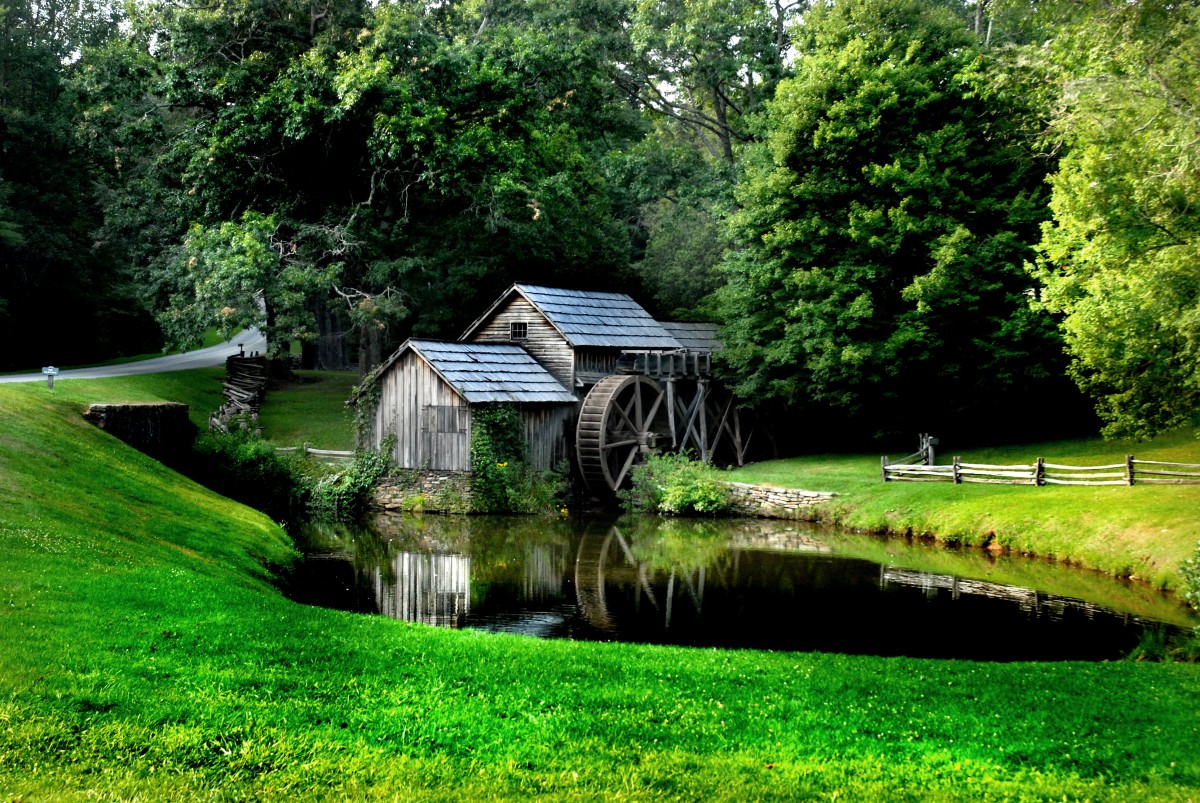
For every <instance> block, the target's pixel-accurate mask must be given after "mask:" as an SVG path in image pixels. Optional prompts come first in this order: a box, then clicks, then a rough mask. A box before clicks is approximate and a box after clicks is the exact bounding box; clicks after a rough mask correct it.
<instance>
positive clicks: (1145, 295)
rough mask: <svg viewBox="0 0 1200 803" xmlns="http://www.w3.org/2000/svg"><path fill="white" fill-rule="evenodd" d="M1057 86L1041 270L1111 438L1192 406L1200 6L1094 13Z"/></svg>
mask: <svg viewBox="0 0 1200 803" xmlns="http://www.w3.org/2000/svg"><path fill="white" fill-rule="evenodd" d="M1055 47H1056V49H1055V54H1056V56H1057V59H1056V61H1057V63H1058V64H1059V65H1061V68H1062V69H1063V73H1064V75H1063V86H1064V92H1063V95H1062V97H1061V104H1060V106H1059V108H1058V110H1057V113H1056V116H1055V120H1054V134H1055V135H1056V137H1057V139H1058V141H1059V142H1060V143H1061V145H1062V146H1064V147H1065V155H1064V156H1063V157H1062V159H1061V160H1060V162H1059V169H1058V172H1057V173H1055V174H1054V176H1053V179H1052V186H1053V197H1052V199H1051V202H1050V203H1051V208H1052V209H1053V213H1054V220H1053V221H1052V222H1049V223H1047V224H1045V226H1044V228H1043V240H1042V244H1041V259H1040V261H1039V263H1038V269H1037V271H1036V274H1037V276H1038V277H1039V278H1040V279H1041V280H1042V282H1044V283H1045V286H1046V289H1045V295H1044V301H1045V304H1046V306H1047V307H1048V308H1049V309H1051V310H1054V311H1056V312H1061V313H1063V314H1064V315H1065V317H1064V319H1063V331H1064V333H1065V335H1066V340H1067V345H1068V348H1069V350H1070V353H1071V357H1072V363H1071V374H1072V376H1073V377H1074V378H1075V379H1076V381H1077V382H1078V383H1079V385H1080V387H1081V388H1083V389H1084V390H1086V391H1087V392H1088V393H1090V394H1091V395H1093V396H1094V397H1095V398H1096V399H1097V403H1098V404H1097V410H1098V412H1099V413H1100V415H1101V417H1102V418H1103V419H1104V420H1105V422H1106V427H1105V432H1106V433H1107V434H1109V435H1123V436H1138V437H1146V436H1150V435H1153V434H1155V433H1157V432H1161V431H1162V430H1164V429H1167V428H1170V427H1174V426H1178V425H1180V424H1187V423H1191V422H1192V420H1193V416H1194V415H1195V413H1196V411H1197V410H1200V162H1198V161H1197V157H1196V153H1197V150H1196V147H1197V143H1198V142H1200V100H1198V98H1197V96H1196V87H1197V86H1200V65H1198V63H1197V61H1196V54H1197V53H1198V52H1200V10H1198V9H1197V7H1196V6H1194V5H1188V4H1183V5H1177V4H1173V3H1161V2H1150V3H1137V4H1132V5H1128V6H1117V7H1111V8H1106V9H1103V10H1101V11H1098V12H1097V13H1096V14H1094V15H1093V16H1092V18H1091V19H1089V20H1087V21H1086V22H1085V23H1084V24H1082V25H1079V26H1077V27H1076V28H1074V29H1073V30H1068V31H1066V32H1064V35H1063V36H1062V37H1060V39H1059V40H1058V41H1057V42H1056V43H1055Z"/></svg>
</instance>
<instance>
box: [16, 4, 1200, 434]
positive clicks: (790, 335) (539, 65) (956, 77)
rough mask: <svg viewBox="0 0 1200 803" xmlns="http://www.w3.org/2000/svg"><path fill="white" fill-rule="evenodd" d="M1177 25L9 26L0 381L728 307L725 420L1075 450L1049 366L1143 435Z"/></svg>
mask: <svg viewBox="0 0 1200 803" xmlns="http://www.w3.org/2000/svg"><path fill="white" fill-rule="evenodd" d="M1196 16H1197V12H1196V9H1195V8H1194V7H1192V6H1187V5H1183V6H1180V5H1178V4H1173V3H1167V2H1159V0H1152V2H1147V3H1137V4H1133V5H1126V6H1111V5H1109V4H1102V3H1090V2H1087V3H1082V4H1067V3H1059V2H1051V3H1048V4H1037V5H1036V6H1031V5H1028V4H1027V5H1020V4H1013V3H1001V4H996V3H989V2H972V3H961V2H956V0H948V1H944V0H839V2H835V3H832V4H811V5H810V4H808V3H804V2H792V1H791V0H772V2H761V0H721V2H715V1H710V0H704V1H703V2H689V3H684V4H677V3H669V2H661V1H660V0H587V2H584V1H583V0H567V2H551V0H489V1H488V2H473V1H472V2H466V1H465V0H463V1H459V0H452V2H446V3H434V4H429V3H415V2H408V1H407V0H405V1H404V2H397V3H386V4H367V3H363V2H360V0H332V1H331V2H328V3H323V4H319V5H312V4H303V3H298V2H295V0H282V2H277V3H270V4H268V3H259V2H252V0H232V2H226V3H220V4H216V5H213V4H209V3H202V2H193V0H185V2H180V3H175V2H165V0H150V2H146V3H137V4H126V5H124V6H118V5H116V4H113V3H108V2H96V3H90V2H89V3H80V4H67V3H62V2H60V0H50V1H49V2H37V3H34V2H32V0H3V2H2V3H0V33H2V34H3V36H2V37H0V68H2V69H0V148H2V152H3V162H2V163H0V335H3V336H5V337H6V339H7V340H9V341H22V342H24V341H26V340H32V341H34V342H33V343H32V344H31V345H26V346H25V347H23V348H20V349H9V350H6V352H5V356H4V357H2V358H0V361H2V362H3V363H4V365H5V367H15V366H16V365H17V364H18V363H32V364H36V363H38V362H56V363H67V362H72V361H75V362H78V361H81V360H83V359H88V358H91V357H94V356H101V353H103V354H104V355H105V356H107V355H111V354H114V353H118V352H128V351H131V350H136V349H142V348H148V347H149V346H148V344H149V343H150V342H151V341H152V342H153V343H154V344H157V343H158V342H159V336H160V334H161V335H162V336H164V337H165V338H166V339H167V341H168V342H170V343H172V344H176V345H183V344H189V343H194V342H196V341H197V339H198V338H199V337H200V335H201V334H202V333H204V332H206V331H209V330H212V329H218V330H222V331H225V332H232V331H233V330H234V329H237V328H240V327H243V326H247V325H259V326H262V327H263V328H264V329H265V330H266V332H267V334H268V336H269V338H270V343H271V348H272V349H274V350H277V351H281V350H285V349H287V348H289V345H290V344H291V343H293V342H295V341H301V342H306V343H314V342H316V341H317V340H318V339H320V338H319V336H321V335H324V334H331V333H334V334H340V332H343V331H344V332H348V333H349V334H350V339H351V342H352V343H353V344H354V346H356V347H357V349H358V351H359V353H360V354H361V355H362V360H363V363H364V365H365V366H369V365H370V364H373V363H375V362H378V361H379V360H380V359H381V358H382V356H384V354H385V353H386V351H387V350H388V349H390V348H391V347H393V346H394V345H396V344H398V343H399V341H401V340H402V339H403V338H405V337H407V336H409V335H412V334H417V335H423V336H439V337H454V336H456V335H457V334H458V333H459V332H461V331H462V328H463V327H464V326H465V325H466V324H467V323H469V321H470V319H471V318H472V316H473V315H475V314H477V312H478V310H479V309H481V308H482V307H483V306H484V305H485V304H486V303H487V302H488V301H490V300H491V299H493V298H495V297H496V295H497V294H498V293H499V292H500V291H501V290H502V289H503V288H504V287H505V286H506V285H507V284H509V283H511V282H513V281H515V280H519V281H525V282H531V283H545V284H560V285H565V286H570V287H578V288H592V289H604V290H616V291H628V292H632V293H633V294H634V295H635V296H636V297H637V298H638V299H639V300H640V301H643V302H644V303H646V304H647V306H649V307H650V308H651V309H652V311H654V312H655V313H656V314H662V315H668V314H669V315H674V316H678V317H688V318H694V317H708V318H712V319H715V320H718V321H719V322H720V323H722V324H724V325H725V334H726V338H727V341H728V345H729V349H728V360H727V366H726V367H727V372H728V376H729V378H730V380H731V382H732V383H733V384H734V385H735V386H736V387H737V388H738V390H739V391H740V392H741V394H742V395H743V396H744V397H747V398H748V399H749V400H750V401H752V402H755V403H761V402H764V401H765V400H767V399H768V398H772V399H775V400H782V401H783V402H786V403H787V404H790V405H792V406H793V408H794V409H798V410H800V411H802V412H804V413H806V414H809V415H812V416H826V417H834V418H836V420H837V421H838V422H840V423H842V424H843V429H848V430H852V431H853V432H855V433H858V434H860V435H865V436H869V435H875V434H879V433H888V432H896V431H903V432H908V433H911V432H916V431H922V430H933V431H937V432H939V433H942V434H944V435H948V436H949V435H952V434H953V433H954V432H955V431H956V430H958V431H962V432H979V431H981V430H986V431H987V432H989V433H990V434H996V433H997V430H1002V429H1008V430H1015V431H1019V432H1020V433H1021V434H1022V435H1032V434H1035V433H1034V432H1032V430H1034V429H1036V428H1054V427H1061V426H1064V425H1069V424H1071V423H1076V424H1078V425H1081V426H1086V425H1089V424H1090V423H1091V422H1090V420H1089V419H1088V418H1087V417H1086V416H1079V415H1076V412H1077V411H1078V407H1077V398H1076V396H1075V395H1073V394H1074V390H1073V386H1072V385H1071V383H1070V382H1069V381H1067V379H1068V377H1069V378H1072V379H1074V380H1075V381H1076V382H1077V383H1078V384H1079V386H1080V387H1082V388H1083V389H1084V390H1085V391H1087V393H1088V394H1090V395H1091V396H1092V397H1093V399H1095V400H1096V401H1097V402H1098V403H1099V411H1100V413H1101V415H1102V416H1103V417H1104V418H1105V419H1106V421H1107V422H1108V424H1109V426H1110V432H1111V433H1113V434H1119V433H1134V434H1139V435H1145V434H1150V433H1153V432H1156V431H1159V430H1161V429H1162V428H1164V427H1169V426H1173V425H1176V424H1178V423H1181V422H1185V421H1187V420H1189V416H1190V415H1191V414H1192V413H1193V412H1194V411H1195V410H1196V409H1197V407H1200V380H1198V379H1197V374H1196V370H1197V369H1196V365H1197V364H1200V363H1198V360H1197V345H1196V344H1197V342H1200V337H1198V336H1197V332H1196V320H1197V317H1198V315H1197V311H1196V310H1197V300H1196V299H1197V297H1196V293H1195V290H1194V288H1195V286H1196V285H1197V283H1198V281H1200V280H1198V277H1197V275H1196V273H1195V270H1196V268H1195V266H1196V264H1198V263H1200V260H1198V259H1197V258H1196V241H1197V240H1196V232H1197V231H1200V224H1197V219H1196V215H1197V213H1196V209H1198V208H1200V204H1198V203H1197V198H1196V186H1197V180H1196V168H1195V159H1194V158H1193V156H1192V155H1191V154H1192V153H1193V151H1194V150H1195V149H1194V147H1193V146H1194V142H1195V140H1196V136H1197V133H1198V132H1197V131H1196V124H1195V120H1196V117H1197V115H1196V110H1195V98H1194V93H1193V92H1192V87H1194V86H1195V84H1196V82H1197V75H1196V67H1195V63H1194V59H1192V58H1191V54H1192V53H1193V52H1194V51H1195V49H1196V47H1197V42H1196V27H1197V19H1196ZM1047 176H1050V177H1051V183H1049V184H1047V183H1046V182H1045V179H1046V178H1047ZM1027 266H1028V267H1032V269H1031V270H1026V267H1027ZM154 318H157V321H158V323H159V327H153V320H154ZM61 319H70V320H71V321H72V323H73V327H71V328H70V330H69V329H68V328H67V327H63V326H61V325H57V324H56V323H55V321H57V320H61ZM159 329H161V332H159V331H158V330H159ZM78 330H86V331H88V332H89V335H88V336H87V337H80V336H79V335H77V334H74V332H75V331H78ZM30 332H36V333H37V334H36V335H35V336H34V337H32V338H31V337H30V336H29V333H30ZM337 342H339V343H340V342H342V341H341V340H340V338H339V339H338V340H337ZM343 359H344V358H343ZM1068 391H1070V392H1068Z"/></svg>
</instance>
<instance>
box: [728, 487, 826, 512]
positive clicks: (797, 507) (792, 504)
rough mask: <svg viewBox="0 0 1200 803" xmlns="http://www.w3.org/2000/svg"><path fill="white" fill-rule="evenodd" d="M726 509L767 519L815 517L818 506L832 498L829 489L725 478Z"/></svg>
mask: <svg viewBox="0 0 1200 803" xmlns="http://www.w3.org/2000/svg"><path fill="white" fill-rule="evenodd" d="M725 484H726V485H727V486H728V487H729V502H730V503H729V509H730V512H732V513H733V514H735V515H738V516H760V517H763V518H770V519H802V520H813V519H816V518H817V510H816V508H817V506H818V505H820V504H822V503H823V502H828V501H829V500H830V499H833V497H834V496H836V494H834V493H833V492H831V491H802V490H800V489H798V488H770V487H767V486H765V485H750V484H748V483H745V482H727V483H725Z"/></svg>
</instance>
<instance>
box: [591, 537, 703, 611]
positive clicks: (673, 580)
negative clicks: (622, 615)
mask: <svg viewBox="0 0 1200 803" xmlns="http://www.w3.org/2000/svg"><path fill="white" fill-rule="evenodd" d="M622 558H623V559H624V562H623V563H622V561H621V559H622ZM704 578H705V567H704V566H700V567H699V568H698V569H695V570H689V571H686V572H682V571H679V570H678V569H676V568H675V567H672V568H671V570H670V574H669V576H668V578H667V587H666V590H665V591H664V593H663V599H662V601H661V603H660V601H659V597H658V594H656V593H655V591H654V588H653V586H652V585H651V584H650V570H649V568H648V567H647V565H646V563H645V562H644V561H639V560H638V559H637V557H635V556H634V554H633V550H632V549H630V548H629V542H628V541H626V539H625V536H624V535H622V534H621V530H620V529H619V528H617V527H610V528H609V529H608V531H607V532H606V533H604V534H603V535H598V534H596V533H591V532H589V533H585V534H584V536H583V538H582V539H581V540H580V542H579V552H578V554H577V557H576V559H575V593H576V595H577V598H578V601H579V610H580V612H582V614H583V616H584V618H585V619H586V620H587V621H588V623H589V624H590V625H592V626H593V627H595V628H597V629H599V630H610V631H611V630H615V623H614V622H613V616H612V613H611V612H610V610H609V605H608V600H607V599H606V597H605V582H606V580H608V581H612V582H616V583H620V584H629V583H632V584H633V585H634V588H635V604H636V605H637V606H639V607H640V605H641V602H642V600H643V599H645V600H646V601H647V602H649V603H650V606H651V607H652V608H653V609H654V610H655V611H658V612H659V613H660V614H661V615H662V617H663V627H664V629H670V627H671V616H672V614H673V612H674V610H673V609H674V604H675V597H676V596H677V594H678V592H679V591H682V592H684V593H686V595H687V596H688V597H689V598H690V599H691V601H692V603H693V604H694V605H695V608H696V614H697V616H699V614H700V613H701V609H702V607H703V602H704Z"/></svg>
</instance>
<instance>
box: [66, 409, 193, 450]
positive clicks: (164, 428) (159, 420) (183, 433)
mask: <svg viewBox="0 0 1200 803" xmlns="http://www.w3.org/2000/svg"><path fill="white" fill-rule="evenodd" d="M83 417H84V418H85V419H87V420H88V421H90V422H91V423H93V424H95V425H96V426H98V427H100V429H102V430H104V431H105V432H107V433H109V434H110V435H112V436H114V437H116V438H120V439H121V440H123V441H125V443H128V444H129V445H130V446H132V447H133V448H135V449H137V450H138V451H140V452H145V453H146V454H148V455H150V456H151V457H154V458H156V459H158V460H162V461H164V462H170V460H171V459H173V458H176V457H181V456H183V455H184V454H185V453H186V452H187V451H188V450H189V449H190V448H191V446H192V442H193V441H194V440H195V439H196V427H195V425H193V424H192V422H191V421H189V420H188V406H187V405H186V404H180V403H178V402H155V403H146V404H92V405H89V406H88V408H87V410H86V411H84V413H83Z"/></svg>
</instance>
